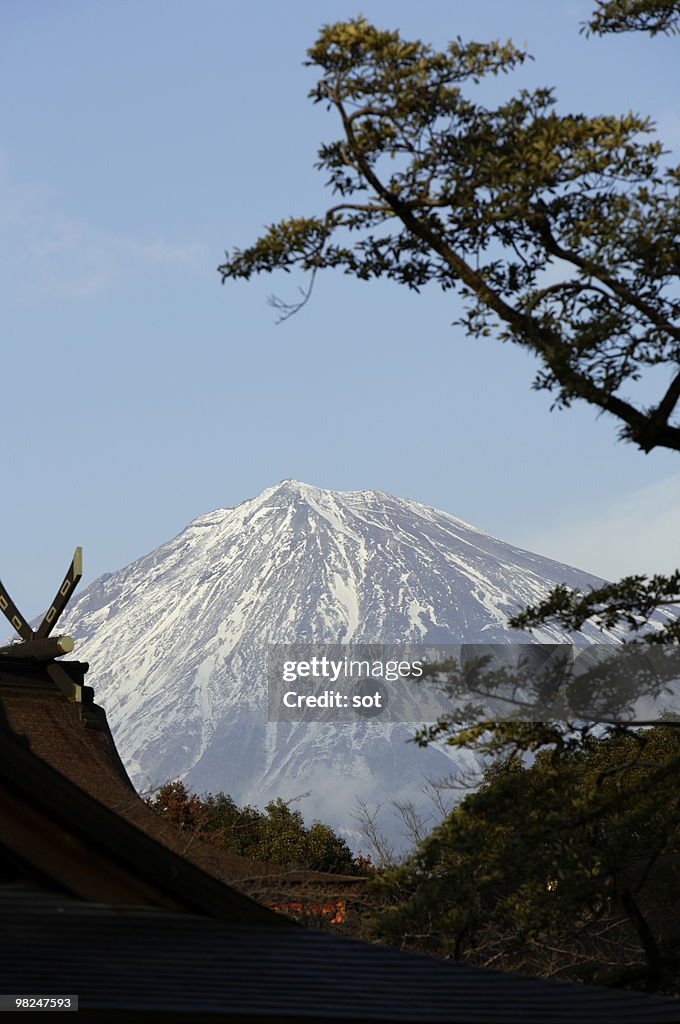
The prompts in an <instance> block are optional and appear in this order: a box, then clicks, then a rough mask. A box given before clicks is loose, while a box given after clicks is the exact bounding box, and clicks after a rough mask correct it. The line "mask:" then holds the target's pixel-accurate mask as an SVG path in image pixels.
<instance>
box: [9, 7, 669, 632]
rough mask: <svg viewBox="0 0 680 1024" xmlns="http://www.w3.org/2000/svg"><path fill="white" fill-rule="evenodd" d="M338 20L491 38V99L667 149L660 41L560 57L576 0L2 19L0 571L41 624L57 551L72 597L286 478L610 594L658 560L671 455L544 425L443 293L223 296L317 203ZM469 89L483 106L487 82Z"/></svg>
mask: <svg viewBox="0 0 680 1024" xmlns="http://www.w3.org/2000/svg"><path fill="white" fill-rule="evenodd" d="M360 10H361V12H362V13H364V14H365V15H366V16H367V17H368V18H370V19H371V20H374V21H376V22H379V23H380V24H382V25H384V26H386V27H399V28H400V29H401V30H402V32H403V34H404V35H406V36H418V37H420V38H425V39H427V40H428V41H430V42H432V43H433V44H435V45H437V46H443V45H444V44H445V43H446V41H447V40H448V39H449V38H451V37H453V36H455V35H457V34H460V35H462V36H463V37H464V38H473V37H474V38H477V39H488V38H497V37H501V38H507V37H511V38H512V39H513V40H514V41H515V42H516V43H518V44H524V45H526V46H527V47H528V49H529V50H530V51H531V52H532V53H533V54H534V56H535V58H536V59H535V61H534V62H533V63H532V64H530V65H528V66H527V67H526V68H524V69H522V70H521V71H520V72H519V73H517V74H515V75H513V76H510V77H508V78H505V79H501V80H500V81H496V80H494V83H493V85H491V86H489V87H488V91H487V94H488V96H489V98H490V99H495V98H500V97H501V96H506V95H509V94H510V93H511V92H512V91H514V90H515V89H516V88H518V87H519V86H520V85H538V84H543V85H552V86H555V87H556V91H557V96H558V101H559V109H561V110H564V111H566V110H571V111H585V112H588V113H595V112H622V111H625V110H628V109H630V108H632V109H634V110H637V111H640V112H644V113H648V114H650V115H651V116H652V117H653V118H654V119H655V120H656V121H657V123H658V125H659V133H660V135H661V137H662V138H663V139H664V140H665V142H666V144H667V145H669V146H674V147H675V148H676V150H677V149H678V148H680V116H679V114H678V110H677V105H676V98H677V96H678V95H679V94H680V89H679V85H680V82H679V81H678V78H679V77H680V76H679V73H678V68H679V67H680V62H679V61H678V60H677V47H678V42H677V40H676V39H672V38H671V39H665V38H657V39H655V40H649V39H646V38H644V37H637V36H632V35H626V36H620V37H611V38H605V39H600V40H598V39H586V38H585V37H584V36H582V35H579V32H578V26H579V22H581V21H582V20H584V19H585V18H586V17H587V15H588V12H589V10H590V4H589V3H583V2H580V0H578V2H576V0H574V2H567V0H564V2H563V0H552V2H551V3H550V4H546V3H545V2H543V0H519V2H515V3H513V4H508V3H507V2H505V0H502V2H501V0H477V2H476V3H474V4H470V3H467V2H466V3H463V2H453V3H451V2H447V3H444V2H441V3H439V2H437V3H423V4H418V5H413V4H411V3H408V4H407V3H405V2H390V3H387V2H377V0H376V2H367V0H364V2H363V3H362V5H361V7H357V6H355V5H354V4H353V3H347V2H345V0H334V2H330V0H315V2H313V3H312V2H306V0H304V2H302V0H293V2H292V3H289V4H286V5H283V4H275V3H273V2H261V0H254V2H251V3H249V4H237V3H232V2H225V0H221V2H216V0H197V2H194V3H191V4H189V3H188V2H186V0H184V2H181V3H180V2H176V0H115V2H113V0H108V2H103V0H60V2H59V3H54V2H53V0H0V24H1V25H2V31H1V32H0V89H1V92H2V96H3V103H2V105H1V107H0V187H1V190H2V199H1V201H0V291H1V293H2V294H1V296H0V310H1V313H0V315H1V316H2V333H1V335H0V337H1V339H2V340H1V341H0V346H1V358H2V371H3V373H2V380H3V389H2V406H1V408H2V420H3V429H2V432H1V434H0V436H1V441H0V444H1V446H2V465H3V466H4V469H5V472H4V474H3V475H4V481H3V502H2V519H1V521H0V574H1V575H2V578H3V580H4V582H5V583H6V584H7V586H8V587H9V589H10V591H11V592H12V594H13V595H14V596H15V599H16V600H17V602H18V603H19V604H20V606H21V607H22V608H23V609H24V611H25V613H26V614H27V615H34V614H37V613H38V612H40V611H42V609H43V607H44V606H45V605H46V603H47V602H48V600H49V599H50V598H51V596H52V591H53V589H54V587H55V585H56V583H57V582H58V579H59V576H60V573H61V571H62V570H63V569H64V568H65V566H66V564H67V563H68V559H69V558H70V554H71V551H72V549H73V547H75V545H76V544H82V545H83V546H84V549H85V568H86V580H92V579H93V578H94V577H95V576H97V575H99V574H100V573H102V572H105V571H112V570H115V569H117V568H119V567H120V566H122V565H123V564H126V563H127V562H129V561H131V560H133V559H134V558H136V557H138V556H140V555H141V554H143V553H144V552H146V551H148V550H150V549H151V548H153V547H156V546H157V545H158V544H160V543H162V542H163V541H164V540H166V539H168V538H169V537H170V536H172V535H174V534H175V533H177V532H178V531H179V530H180V529H182V528H183V527H184V526H185V525H186V523H188V522H189V521H190V520H191V519H192V518H194V517H195V516H197V515H200V514H202V513H205V512H207V511H209V510H211V509H213V508H216V507H220V506H226V505H232V504H235V503H237V502H239V501H242V500H243V499H245V498H247V497H249V496H251V495H253V494H255V493H257V492H259V491H260V490H262V489H263V488H264V487H266V486H269V485H271V484H272V483H275V482H276V481H278V480H280V479H282V478H285V477H295V478H298V479H302V480H305V481H307V482H309V483H313V484H317V485H319V486H324V487H332V488H338V489H355V488H377V489H382V490H386V491H389V492H391V493H394V494H400V495H406V496H408V497H412V498H415V499H418V500H421V501H424V502H426V503H429V504H432V505H436V506H438V507H440V508H444V509H446V510H447V511H449V512H452V513H453V514H454V515H458V516H460V517H461V518H463V519H467V520H468V521H470V522H472V523H474V524H475V525H477V526H479V527H481V528H483V529H486V530H488V531H489V532H490V533H493V534H495V535H496V536H499V537H501V538H503V539H504V540H508V541H511V542H514V543H517V544H520V545H522V546H525V547H529V548H533V549H534V550H538V551H541V552H542V553H544V554H548V555H552V556H553V557H556V558H561V559H562V560H565V561H569V562H571V563H573V564H576V565H579V566H580V567H582V568H584V569H588V570H590V571H592V572H599V573H601V574H603V575H610V576H614V575H619V574H622V573H624V572H628V571H643V570H644V569H645V568H649V569H655V570H659V571H661V570H663V569H666V570H670V569H671V568H673V567H674V564H673V563H675V562H678V563H680V550H677V557H676V554H675V553H674V552H673V546H674V545H675V547H676V549H677V548H678V547H679V545H678V541H677V536H679V535H680V530H679V529H678V526H679V525H680V524H679V521H678V520H679V519H680V516H678V512H677V509H678V507H679V505H680V465H679V464H678V462H677V458H674V457H673V456H672V455H671V454H667V453H663V452H656V453H652V454H651V455H649V456H643V455H641V454H640V453H638V452H637V451H636V450H635V449H634V448H632V447H630V446H623V445H621V444H620V443H618V442H617V440H616V425H615V424H614V423H613V421H612V422H610V421H607V420H606V419H604V418H600V419H597V418H596V417H595V415H594V413H593V412H592V411H590V410H589V409H588V408H586V407H583V408H580V407H577V408H575V409H572V410H571V411H569V412H563V413H552V414H551V413H550V412H549V407H550V398H549V396H547V395H545V394H542V393H535V392H532V391H531V390H530V383H531V379H532V376H533V370H534V367H533V363H532V360H531V358H530V357H529V356H527V355H526V354H525V353H523V352H521V351H518V350H517V349H514V348H512V347H510V346H502V345H500V344H499V343H497V342H496V341H494V340H493V339H489V340H486V341H475V340H473V339H469V338H467V337H465V335H464V334H463V332H462V331H461V329H460V328H454V327H452V326H451V322H452V321H453V320H454V319H455V318H456V316H457V312H458V308H459V307H458V303H457V300H456V298H455V296H452V295H451V294H447V295H441V294H439V293H438V292H436V290H434V289H432V290H426V291H425V292H424V293H423V294H421V295H414V294H410V293H407V292H405V291H404V290H403V289H401V288H400V287H399V286H398V285H390V284H382V283H379V284H375V283H371V284H368V285H367V284H363V283H360V282H355V281H352V280H350V279H349V278H344V277H341V276H334V275H332V274H331V273H328V274H326V275H325V276H322V277H321V278H320V280H319V282H318V286H317V288H316V292H315V295H314V297H313V300H312V301H311V302H310V304H309V305H308V306H307V308H306V309H305V310H304V311H303V312H302V313H301V314H300V315H298V316H297V317H295V318H293V319H292V320H290V321H289V322H287V323H286V324H282V325H277V324H276V322H275V315H274V312H273V310H272V309H271V308H270V307H269V306H268V305H267V302H266V300H267V296H269V295H271V294H272V293H275V294H279V295H281V296H283V297H284V298H285V297H291V296H293V297H294V295H295V293H296V288H297V286H298V284H303V283H304V282H303V281H302V280H300V281H298V280H296V279H294V278H293V277H292V276H290V277H287V276H284V277H283V278H269V279H267V278H263V279H259V280H256V281H254V282H251V283H238V284H233V283H231V284H227V285H225V286H224V287H221V286H220V283H219V276H218V274H217V273H216V267H217V264H218V263H219V262H220V261H221V260H222V258H223V253H224V250H225V248H227V247H232V246H234V245H245V244H247V243H248V242H250V241H252V240H254V238H255V237H256V236H257V235H258V234H259V233H260V231H261V229H262V227H263V225H265V224H268V223H271V222H272V221H275V220H278V219H280V218H281V217H283V216H287V215H289V214H302V213H314V212H318V211H320V210H322V209H323V208H324V204H325V203H327V201H328V198H329V197H328V195H327V194H326V192H325V190H324V188H323V180H322V178H321V176H320V175H319V174H318V173H317V172H316V171H315V170H314V168H313V164H314V160H315V153H316V147H317V145H318V143H319V141H320V140H322V139H328V138H333V137H334V136H335V128H336V126H335V123H334V122H333V119H332V115H330V114H326V113H325V112H324V111H323V110H322V109H320V108H319V107H314V106H313V105H312V104H311V103H310V102H309V101H308V100H307V99H306V94H307V91H308V89H309V88H310V86H311V84H312V82H313V71H311V70H310V69H307V68H304V67H303V66H302V61H303V59H304V55H305V50H306V48H307V46H309V45H310V44H311V43H312V42H313V41H314V39H315V36H316V32H317V29H318V28H319V26H320V25H321V24H322V23H324V22H330V21H335V20H340V19H344V18H347V17H352V16H354V15H356V14H357V13H359V11H360ZM485 88H486V87H485Z"/></svg>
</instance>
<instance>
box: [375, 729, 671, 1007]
mask: <svg viewBox="0 0 680 1024" xmlns="http://www.w3.org/2000/svg"><path fill="white" fill-rule="evenodd" d="M679 767H680V733H678V732H677V731H673V730H668V729H665V728H663V727H656V728H654V729H648V730H639V731H638V732H637V733H635V734H629V733H616V734H613V735H610V736H607V737H600V738H598V737H595V736H589V737H588V738H587V740H586V742H585V743H584V744H582V745H581V746H579V747H573V748H571V749H568V750H567V749H564V748H563V749H561V750H560V751H559V752H558V753H557V754H556V753H555V751H552V752H549V751H547V750H546V751H543V752H542V753H540V754H539V755H538V756H537V757H536V759H535V760H534V762H533V763H532V764H531V765H528V764H526V763H524V762H523V761H522V760H521V759H519V758H516V757H511V758H508V759H507V760H505V761H502V762H500V763H498V764H496V765H494V766H493V767H492V768H490V769H489V770H488V771H487V772H486V775H485V777H484V780H483V783H482V785H481V786H480V788H479V789H478V790H477V791H476V792H473V793H470V794H469V795H467V796H466V797H465V799H464V800H463V801H462V802H461V803H460V804H459V806H458V807H457V808H456V809H455V810H453V811H452V812H451V813H450V814H449V815H448V816H447V817H446V819H445V820H444V821H443V822H442V824H441V825H440V826H439V827H438V828H436V829H435V830H434V832H433V833H432V834H431V835H430V836H428V837H427V838H426V839H425V840H423V841H422V842H421V843H420V844H419V847H418V849H417V851H416V852H415V854H414V855H413V856H411V857H410V858H409V859H408V860H407V861H406V863H405V864H403V865H402V866H400V867H398V868H397V869H395V870H393V871H391V872H388V873H387V874H386V875H384V876H382V877H380V878H378V879H377V880H376V881H375V882H374V883H373V888H374V890H375V891H376V892H377V893H378V895H379V897H380V898H381V900H382V909H381V912H380V913H379V914H378V916H377V919H376V922H375V924H374V928H375V933H376V934H377V935H378V936H379V937H381V938H383V939H387V940H388V941H390V942H393V943H396V944H399V945H403V946H408V947H410V948H418V949H421V950H425V951H428V952H432V953H437V954H440V955H447V956H453V957H455V958H466V959H472V960H473V961H475V962H478V963H483V964H487V965H489V964H494V965H495V966H501V967H504V968H505V969H508V970H523V971H529V972H534V973H538V974H543V975H546V974H547V975H551V976H553V977H562V978H570V979H573V980H581V981H584V980H588V981H599V982H605V983H617V984H634V985H640V986H642V987H647V988H651V989H657V990H659V989H663V990H666V991H677V990H678V987H679V986H680V960H679V957H678V950H679V949H680V932H679V931H678V919H677V914H675V913H674V912H673V910H672V908H673V907H674V906H675V905H676V903H677V900H678V898H680V801H679V800H678V791H677V773H678V768H679Z"/></svg>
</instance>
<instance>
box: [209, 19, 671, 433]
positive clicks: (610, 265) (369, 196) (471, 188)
mask: <svg viewBox="0 0 680 1024" xmlns="http://www.w3.org/2000/svg"><path fill="white" fill-rule="evenodd" d="M614 6H616V5H607V7H608V8H610V7H611V8H612V10H613V7H614ZM623 6H630V5H623ZM639 6H640V5H639V4H638V5H636V10H637V8H638V7H639ZM648 6H649V5H648ZM652 6H654V8H655V10H656V6H655V5H652ZM665 6H666V7H668V6H669V5H668V4H666V5H665ZM673 7H674V9H675V8H677V4H675V5H673ZM618 8H621V9H622V4H618ZM610 13H611V12H610ZM601 16H602V17H603V18H604V17H605V11H604V9H603V11H602V12H601ZM612 16H613V15H612ZM308 57H309V59H308V61H307V63H308V64H309V65H312V66H314V67H316V68H318V69H319V74H320V77H319V80H318V82H317V84H316V85H315V86H314V88H313V89H312V91H311V93H310V96H311V98H312V99H313V100H314V102H315V103H322V104H324V105H325V106H326V108H327V109H328V110H329V111H330V110H332V111H334V113H335V114H336V118H337V121H338V124H339V128H340V134H339V137H338V138H337V139H336V140H335V141H332V142H328V143H326V144H324V145H322V146H321V147H320V149H319V153H318V163H317V167H318V168H319V170H320V171H322V172H323V173H325V174H326V176H327V184H328V186H329V187H330V189H331V191H332V192H333V193H334V194H335V196H336V197H337V202H335V203H333V204H332V205H331V206H329V207H328V208H327V209H326V211H325V212H324V213H323V214H322V215H320V216H318V215H317V216H311V217H310V216H306V217H292V218H289V219H287V220H283V221H281V222H279V223H278V224H274V225H272V226H270V227H269V228H268V230H267V231H266V233H265V234H264V235H263V236H262V237H261V238H260V239H259V240H258V241H256V242H255V243H254V244H253V245H251V246H249V247H247V248H245V249H238V248H237V249H234V250H233V251H232V252H230V253H227V258H226V260H225V262H224V263H223V264H222V265H221V266H220V268H219V270H220V273H221V275H222V280H223V281H225V280H227V279H228V278H246V279H248V278H250V277H251V276H252V275H253V274H257V273H261V272H270V271H273V270H276V269H280V270H284V271H290V270H291V269H292V268H294V267H297V268H300V269H301V270H303V271H307V272H309V273H310V274H311V275H312V279H313V276H314V275H315V274H316V273H318V272H319V271H320V270H322V269H326V268H335V269H339V270H342V271H343V272H345V273H347V274H351V275H353V276H355V277H358V278H361V279H363V280H370V279H372V278H379V277H385V278H389V279H391V280H394V281H397V282H400V283H402V284H405V285H406V286H407V287H409V288H412V289H415V290H418V289H420V288H422V287H423V286H424V285H426V284H428V283H435V284H437V285H439V286H440V287H441V288H442V289H444V290H448V289H453V288H456V289H457V290H458V291H459V292H460V293H461V294H462V296H463V297H464V300H465V311H464V313H463V316H462V318H461V320H460V323H462V324H463V325H464V327H465V328H466V330H467V331H468V332H469V333H470V334H472V335H488V334H490V333H491V332H492V331H493V333H494V334H496V335H497V336H498V337H499V338H500V339H501V340H510V341H512V342H514V343H516V344H519V345H522V346H524V347H526V348H528V349H530V350H531V351H532V352H533V353H535V355H536V356H537V357H538V359H539V362H540V370H539V372H538V375H537V377H536V379H535V382H534V386H535V387H537V388H545V389H548V390H549V391H551V392H552V393H553V394H554V395H555V403H556V404H557V405H562V406H568V405H570V404H571V403H572V402H573V401H575V400H581V401H586V402H588V403H590V404H591V405H593V406H595V407H597V408H598V409H600V410H602V411H604V412H606V413H608V414H609V415H611V416H613V417H615V418H616V419H617V420H618V421H619V424H620V427H621V435H622V437H624V438H625V439H627V440H629V441H632V442H634V443H635V444H636V445H638V447H639V448H641V449H642V450H643V451H645V452H649V451H651V450H652V449H654V448H658V447H663V448H670V449H674V450H676V451H677V450H680V421H679V420H678V416H677V404H678V400H680V325H678V322H677V320H678V313H679V311H680V301H679V300H678V292H677V277H678V272H679V270H680V254H679V251H678V246H677V238H678V232H679V229H680V204H679V203H678V190H677V186H678V181H679V180H680V169H678V168H666V167H664V164H663V149H662V145H661V143H660V142H659V141H658V140H657V139H654V138H651V133H652V130H653V126H652V124H651V122H650V120H649V118H646V117H644V116H641V115H638V114H635V113H632V112H629V113H625V114H622V115H619V116H615V115H611V114H602V115H598V116H594V117H591V116H586V115H585V114H560V113H558V112H557V111H556V109H555V97H554V95H553V92H552V90H551V89H549V88H538V89H534V90H527V89H522V90H520V91H519V92H518V93H517V95H516V96H514V97H513V98H511V99H510V100H508V101H507V102H505V103H501V104H500V105H498V106H485V105H484V104H482V103H480V102H478V101H477V100H476V99H475V98H474V96H475V93H474V90H473V89H470V90H469V93H468V94H466V92H465V86H466V85H469V84H474V83H477V82H479V81H480V79H482V78H483V77H484V76H487V75H498V74H500V73H504V74H507V73H509V72H511V71H512V70H513V69H515V68H516V67H517V66H518V65H521V64H522V63H524V61H526V60H527V59H528V58H529V55H528V54H527V53H526V52H525V51H523V50H521V49H518V48H517V47H516V46H514V45H513V44H512V43H511V42H505V43H501V42H498V41H496V42H490V43H478V42H468V43H465V42H463V41H462V40H461V39H460V38H459V39H456V40H454V41H453V42H451V43H449V45H448V47H447V48H446V50H444V51H437V50H435V49H434V48H433V47H431V46H429V45H427V44H425V43H423V42H421V41H419V40H413V41H412V40H405V39H402V37H401V35H400V34H399V32H397V31H387V30H384V29H380V28H376V27H375V26H373V25H371V24H370V23H369V22H368V21H367V20H366V19H364V18H361V17H359V18H355V19H353V20H351V21H347V22H339V23H337V24H334V25H326V26H325V27H324V28H323V29H322V30H321V32H320V34H319V37H318V39H317V41H316V43H315V44H314V46H312V47H311V49H310V50H309V51H308ZM310 287H311V284H310ZM308 294H309V293H308ZM303 302H304V300H303ZM301 304H303V303H297V304H295V305H293V306H289V307H286V306H285V305H284V304H281V308H282V311H283V313H284V315H287V314H289V313H291V312H294V311H296V310H297V309H298V308H299V307H300V305H301ZM658 367H662V368H664V369H665V370H666V371H667V376H668V380H667V381H666V384H665V385H664V386H663V387H661V389H660V391H659V394H658V396H657V399H656V401H655V402H654V403H653V404H651V405H643V404H640V403H636V402H635V401H634V400H633V399H631V398H630V397H629V396H627V395H626V393H625V389H626V385H629V384H630V383H631V382H633V381H636V380H639V379H640V377H641V376H643V374H644V373H645V372H646V371H648V370H649V369H650V368H658Z"/></svg>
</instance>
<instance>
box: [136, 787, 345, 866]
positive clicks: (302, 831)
mask: <svg viewBox="0 0 680 1024" xmlns="http://www.w3.org/2000/svg"><path fill="white" fill-rule="evenodd" d="M147 802H148V804H149V806H150V807H152V808H153V810H155V811H156V812H157V813H159V814H161V815H162V816H163V817H164V818H167V819H168V820H169V821H172V822H173V824H174V825H176V826H177V827H178V828H180V829H182V830H183V831H186V832H187V833H190V834H191V835H194V836H196V837H197V838H199V839H203V840H205V841H206V842H210V843H214V844H215V845H216V846H219V847H221V848H222V849H224V850H228V851H229V852H230V853H238V854H240V855H241V856H244V857H250V858H252V859H254V860H260V861H264V862H266V863H268V864H280V865H281V866H283V867H289V868H308V869H310V870H314V871H331V872H338V873H343V874H354V873H357V872H358V871H359V868H358V867H357V865H356V863H355V861H354V858H353V856H352V851H351V850H350V848H349V847H348V845H347V843H346V842H345V840H344V839H342V838H341V837H340V836H338V835H336V833H335V832H334V831H333V830H332V829H331V828H330V827H329V826H328V825H323V824H321V823H320V822H314V823H313V824H312V825H311V826H310V827H309V828H308V827H307V826H306V825H305V823H304V820H303V817H302V814H301V813H300V811H298V810H294V809H292V808H291V807H290V806H289V805H288V804H287V803H285V801H283V800H281V799H278V800H273V801H271V802H270V803H268V804H267V806H266V808H265V810H264V811H259V810H257V808H254V807H250V806H245V807H239V806H238V805H237V804H236V803H235V801H234V800H233V799H232V797H230V796H228V795H227V794H226V793H217V794H212V793H209V794H207V795H205V796H203V797H200V796H198V795H197V794H195V793H190V792H189V791H188V790H187V789H186V786H185V785H184V783H183V782H181V781H175V782H167V783H165V785H164V786H161V788H160V789H159V790H158V792H157V793H156V794H155V795H154V796H153V797H152V798H150V799H149V800H148V801H147Z"/></svg>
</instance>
